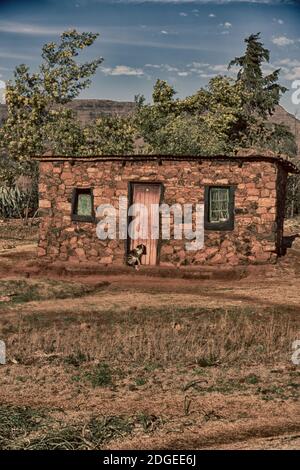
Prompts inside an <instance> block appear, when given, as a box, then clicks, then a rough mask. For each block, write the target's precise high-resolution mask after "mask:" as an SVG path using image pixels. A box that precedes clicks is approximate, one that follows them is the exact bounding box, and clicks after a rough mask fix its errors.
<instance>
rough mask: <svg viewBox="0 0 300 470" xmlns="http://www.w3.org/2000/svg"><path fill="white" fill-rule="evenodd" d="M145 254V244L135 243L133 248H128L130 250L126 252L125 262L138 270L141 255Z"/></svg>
mask: <svg viewBox="0 0 300 470" xmlns="http://www.w3.org/2000/svg"><path fill="white" fill-rule="evenodd" d="M146 254H147V250H146V246H145V245H143V244H142V243H141V244H140V245H137V246H136V247H135V248H133V250H130V252H129V253H128V255H127V260H126V261H127V264H128V265H129V266H132V267H134V269H135V270H136V271H138V270H139V269H140V265H141V259H142V256H143V255H146Z"/></svg>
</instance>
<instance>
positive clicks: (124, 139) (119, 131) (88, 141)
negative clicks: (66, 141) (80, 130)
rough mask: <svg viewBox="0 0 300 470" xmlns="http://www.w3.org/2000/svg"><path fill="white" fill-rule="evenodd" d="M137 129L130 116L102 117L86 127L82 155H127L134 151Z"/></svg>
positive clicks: (81, 149)
mask: <svg viewBox="0 0 300 470" xmlns="http://www.w3.org/2000/svg"><path fill="white" fill-rule="evenodd" d="M135 133H136V130H135V128H134V126H133V124H132V123H131V119H130V118H126V117H119V116H113V117H102V118H99V119H96V121H95V122H94V123H93V124H91V125H89V126H87V127H86V128H85V129H84V142H83V144H82V146H81V148H80V149H79V153H81V154H82V155H126V154H130V153H133V152H134V139H135Z"/></svg>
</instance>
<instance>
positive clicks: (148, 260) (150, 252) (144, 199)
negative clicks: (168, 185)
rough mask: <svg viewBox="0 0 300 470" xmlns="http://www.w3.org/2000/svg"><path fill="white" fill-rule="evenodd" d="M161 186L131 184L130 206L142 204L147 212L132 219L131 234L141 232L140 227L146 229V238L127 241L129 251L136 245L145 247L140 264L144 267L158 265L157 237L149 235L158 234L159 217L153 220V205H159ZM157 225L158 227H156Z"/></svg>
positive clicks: (155, 184) (157, 184)
mask: <svg viewBox="0 0 300 470" xmlns="http://www.w3.org/2000/svg"><path fill="white" fill-rule="evenodd" d="M161 193H162V186H161V184H160V183H131V198H130V199H131V200H130V204H143V205H144V206H145V207H146V209H147V212H146V213H143V212H141V213H140V214H139V217H135V218H133V220H132V221H131V223H132V229H133V233H135V231H138V232H139V233H140V232H142V228H141V225H143V226H144V227H147V230H146V233H147V236H144V237H141V236H139V237H138V238H137V239H136V240H134V239H133V238H135V237H133V238H131V239H130V240H129V242H130V243H129V249H130V250H132V249H134V248H135V247H136V246H137V245H140V244H143V245H145V246H146V254H145V255H143V256H142V259H141V262H142V264H144V265H150V266H154V265H156V264H157V263H158V237H156V238H155V239H153V238H151V234H153V233H155V231H156V232H158V233H159V217H158V220H156V218H155V210H154V207H153V205H154V204H157V205H159V204H160V200H161ZM157 223H158V226H157Z"/></svg>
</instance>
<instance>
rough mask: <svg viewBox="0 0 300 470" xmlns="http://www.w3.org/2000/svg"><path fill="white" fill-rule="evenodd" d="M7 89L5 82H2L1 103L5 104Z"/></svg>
mask: <svg viewBox="0 0 300 470" xmlns="http://www.w3.org/2000/svg"><path fill="white" fill-rule="evenodd" d="M5 88H6V84H5V82H4V81H3V80H0V103H1V104H5Z"/></svg>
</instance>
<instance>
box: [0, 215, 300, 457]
mask: <svg viewBox="0 0 300 470" xmlns="http://www.w3.org/2000/svg"><path fill="white" fill-rule="evenodd" d="M286 228H287V235H288V237H290V238H289V239H288V242H289V245H288V250H287V255H286V256H285V257H284V258H282V259H281V260H280V262H279V263H278V264H277V265H276V266H269V267H257V269H252V270H250V271H249V273H247V274H246V275H245V276H243V277H242V278H241V279H226V277H225V278H224V279H182V278H168V277H164V278H159V277H151V276H149V275H147V276H145V275H143V273H142V274H141V275H136V274H127V273H124V274H121V275H116V274H115V275H109V276H108V275H105V274H103V273H99V274H97V275H93V274H91V273H88V274H85V275H84V274H83V273H80V272H78V271H74V272H72V273H70V272H69V273H65V272H63V273H62V272H58V271H55V270H51V271H49V272H46V271H45V270H39V269H36V266H37V260H36V257H35V248H36V240H37V227H36V226H33V227H28V228H26V229H24V228H23V227H19V225H14V224H13V223H11V224H4V223H3V224H0V340H4V341H5V343H6V347H7V363H6V364H5V365H0V383H1V399H0V448H2V449H11V448H13V449H41V448H42V449H56V448H59V449H95V448H96V449H297V448H299V446H300V420H299V417H300V416H299V415H300V413H299V401H298V399H299V375H300V371H299V366H297V365H295V364H293V362H292V359H291V357H292V354H293V349H292V343H293V341H295V340H297V339H298V340H300V332H299V312H300V241H299V240H300V239H298V238H297V237H294V235H297V233H300V220H295V221H293V222H288V223H287V227H286Z"/></svg>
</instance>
